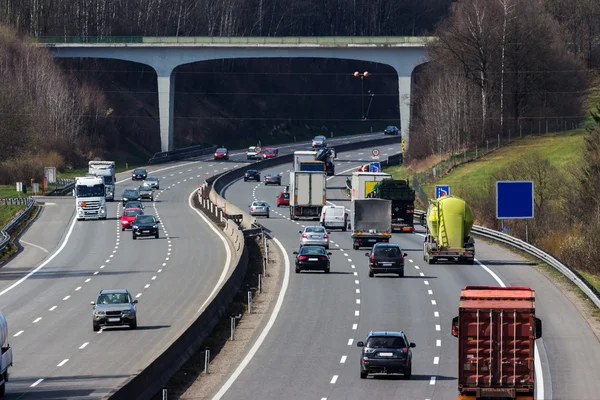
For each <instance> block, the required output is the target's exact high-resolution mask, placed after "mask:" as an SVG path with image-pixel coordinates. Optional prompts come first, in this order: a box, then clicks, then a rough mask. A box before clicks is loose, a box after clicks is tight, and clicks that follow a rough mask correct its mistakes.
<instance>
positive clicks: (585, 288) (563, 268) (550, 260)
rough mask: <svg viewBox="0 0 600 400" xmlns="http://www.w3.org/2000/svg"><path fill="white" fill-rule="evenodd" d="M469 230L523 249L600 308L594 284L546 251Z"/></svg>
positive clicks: (481, 229)
mask: <svg viewBox="0 0 600 400" xmlns="http://www.w3.org/2000/svg"><path fill="white" fill-rule="evenodd" d="M421 215H425V212H424V211H418V210H415V217H416V216H421ZM471 232H473V233H474V234H476V235H479V236H483V237H485V238H488V239H492V240H495V241H497V242H501V243H504V244H507V245H509V246H511V247H514V248H516V249H518V250H521V251H524V252H525V253H527V254H529V255H531V256H534V257H535V258H537V259H538V260H540V261H542V262H544V263H545V264H548V265H549V266H551V267H553V268H554V269H556V270H557V271H558V272H560V273H561V274H563V275H564V276H565V277H566V278H567V279H569V280H570V281H571V282H573V284H575V286H577V287H578V288H579V289H580V290H581V291H582V292H583V293H584V294H585V295H586V296H587V297H588V298H589V299H590V300H591V301H592V302H593V303H594V304H595V305H596V307H598V308H599V309H600V292H598V290H596V288H594V286H593V285H592V284H591V283H589V282H588V281H587V280H586V279H585V278H584V277H583V276H581V275H580V274H579V273H578V272H577V271H575V270H574V269H573V268H571V267H569V266H568V265H566V264H564V263H562V262H561V261H560V260H558V259H557V258H555V257H554V256H552V255H550V254H548V253H546V252H545V251H543V250H542V249H539V248H537V247H535V246H533V245H531V244H529V243H527V242H524V241H523V240H521V239H518V238H515V237H513V236H510V235H507V234H506V233H502V232H498V231H495V230H493V229H489V228H485V227H483V226H478V225H474V226H473V229H472V230H471Z"/></svg>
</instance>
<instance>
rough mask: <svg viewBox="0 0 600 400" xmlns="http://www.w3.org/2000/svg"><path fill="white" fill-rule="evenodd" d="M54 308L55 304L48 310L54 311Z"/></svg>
mask: <svg viewBox="0 0 600 400" xmlns="http://www.w3.org/2000/svg"><path fill="white" fill-rule="evenodd" d="M54 310H56V306H52V307H50V309H49V310H48V311H54Z"/></svg>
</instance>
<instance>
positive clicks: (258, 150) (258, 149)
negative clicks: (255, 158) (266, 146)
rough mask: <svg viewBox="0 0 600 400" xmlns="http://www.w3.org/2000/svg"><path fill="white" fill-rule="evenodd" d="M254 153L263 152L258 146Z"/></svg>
mask: <svg viewBox="0 0 600 400" xmlns="http://www.w3.org/2000/svg"><path fill="white" fill-rule="evenodd" d="M254 151H255V152H256V154H260V152H261V151H262V149H261V148H260V146H256V147H255V148H254Z"/></svg>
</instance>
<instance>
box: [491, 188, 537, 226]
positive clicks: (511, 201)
mask: <svg viewBox="0 0 600 400" xmlns="http://www.w3.org/2000/svg"><path fill="white" fill-rule="evenodd" d="M533 195H534V192H533V182H531V181H497V182H496V218H498V219H527V218H533V200H534V199H533Z"/></svg>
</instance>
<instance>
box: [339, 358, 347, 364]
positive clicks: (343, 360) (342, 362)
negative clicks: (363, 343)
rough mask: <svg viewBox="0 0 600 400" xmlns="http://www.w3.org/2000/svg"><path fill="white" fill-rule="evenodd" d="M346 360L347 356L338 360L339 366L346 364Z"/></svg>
mask: <svg viewBox="0 0 600 400" xmlns="http://www.w3.org/2000/svg"><path fill="white" fill-rule="evenodd" d="M346 358H348V356H342V358H341V359H340V364H344V363H345V362H346Z"/></svg>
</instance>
